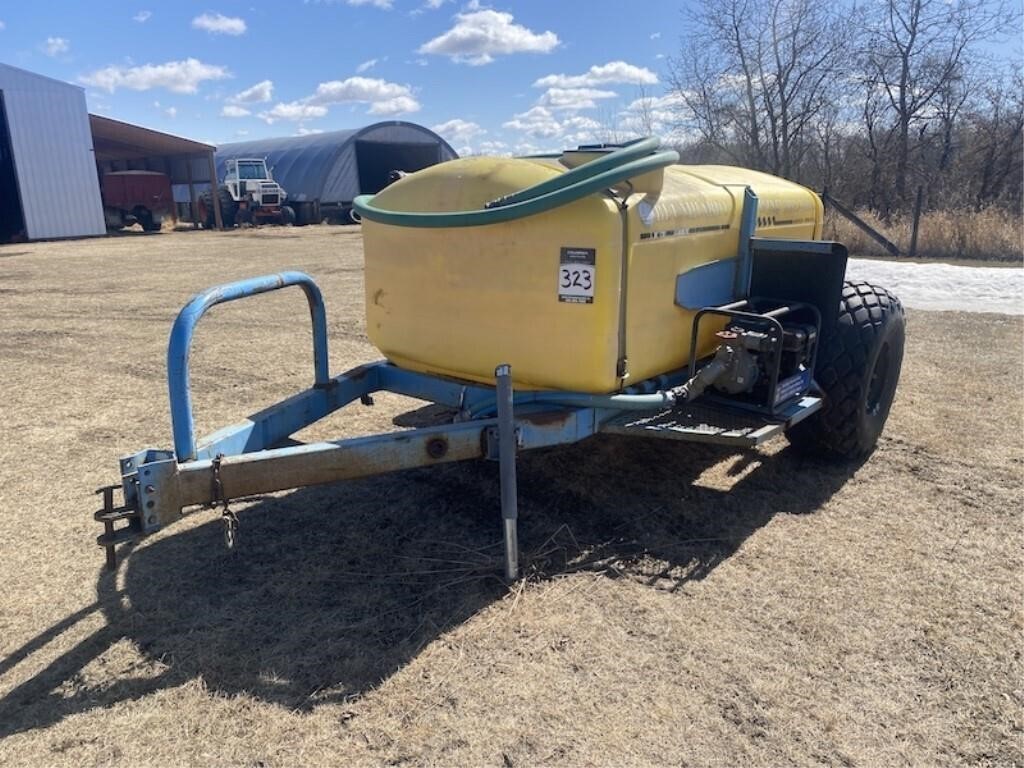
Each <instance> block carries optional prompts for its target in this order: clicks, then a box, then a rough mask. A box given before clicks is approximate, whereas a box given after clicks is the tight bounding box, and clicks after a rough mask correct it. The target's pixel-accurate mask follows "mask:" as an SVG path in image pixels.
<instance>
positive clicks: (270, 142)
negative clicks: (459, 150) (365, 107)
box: [217, 120, 458, 208]
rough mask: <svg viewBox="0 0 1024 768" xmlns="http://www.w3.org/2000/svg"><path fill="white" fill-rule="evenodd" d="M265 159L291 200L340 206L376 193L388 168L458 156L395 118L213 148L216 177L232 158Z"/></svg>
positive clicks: (431, 134) (432, 135) (418, 166)
mask: <svg viewBox="0 0 1024 768" xmlns="http://www.w3.org/2000/svg"><path fill="white" fill-rule="evenodd" d="M246 157H248V158H252V157H256V158H266V160H267V167H269V168H271V169H272V172H273V176H274V179H275V180H276V181H277V182H278V183H279V184H280V185H281V186H282V187H284V189H285V192H287V193H288V200H289V201H290V202H292V203H313V202H317V201H318V202H319V204H320V205H321V206H326V207H332V206H339V207H341V208H346V207H348V206H349V205H351V203H352V200H353V198H355V197H356V196H357V195H360V194H373V193H375V192H379V191H380V190H381V189H383V188H384V187H385V186H387V183H388V174H389V173H390V172H391V171H393V170H401V171H408V172H412V171H418V170H420V169H421V168H426V167H427V166H430V165H434V164H436V163H440V162H444V161H445V160H452V159H454V158H456V157H458V155H457V154H456V153H455V150H454V149H452V148H451V146H450V145H449V144H448V142H446V141H445V140H444V139H442V138H441V137H440V136H438V135H437V134H436V133H434V132H433V131H431V130H430V129H428V128H424V127H423V126H421V125H416V124H415V123H407V122H404V121H400V120H390V121H387V122H381V123H374V124H373V125H368V126H366V127H365V128H358V129H355V130H342V131H331V132H329V133H315V134H309V135H307V136H288V137H284V138H279V139H257V140H255V141H242V142H237V143H233V144H223V145H221V146H219V147H217V176H218V178H220V179H223V178H224V164H225V162H226V161H227V160H230V159H236V158H246Z"/></svg>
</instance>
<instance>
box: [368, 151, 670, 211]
mask: <svg viewBox="0 0 1024 768" xmlns="http://www.w3.org/2000/svg"><path fill="white" fill-rule="evenodd" d="M660 145H661V140H660V139H657V138H654V137H647V138H644V139H639V140H637V141H634V142H631V143H630V144H626V145H625V146H623V147H620V148H619V149H616V150H615V151H613V152H609V153H608V154H607V155H604V156H603V157H599V158H596V159H594V160H592V161H590V162H589V163H584V164H583V165H581V166H578V167H576V168H573V169H572V170H570V171H567V172H566V173H563V174H560V175H559V176H557V177H555V178H553V179H547V180H545V181H542V182H541V183H540V184H534V185H533V186H532V187H527V188H526V189H523V190H520V191H519V192H515V193H513V194H511V195H507V196H505V197H503V198H498V199H497V200H492V201H491V202H489V203H487V204H486V205H485V207H483V208H481V209H478V210H473V211H443V212H427V211H389V210H386V209H384V208H377V207H376V206H374V205H373V204H372V201H373V198H374V196H373V195H360V196H359V197H357V198H356V199H355V200H354V201H353V202H352V207H353V208H354V209H355V210H356V211H357V212H358V213H359V215H360V216H362V217H363V218H366V219H369V220H370V221H376V222H379V223H381V224H390V225H392V226H397V227H429V228H436V227H479V226H484V225H486V224H499V223H501V222H504V221H514V220H516V219H523V218H526V217H527V216H535V215H536V214H538V213H544V212H545V211H550V210H553V209H555V208H559V207H561V206H563V205H568V204H569V203H573V202H575V201H577V200H579V199H581V198H583V197H586V196H587V195H590V194H593V193H594V192H599V191H601V190H603V189H608V188H609V187H613V186H615V185H616V184H618V183H620V182H623V181H625V180H626V179H631V178H634V177H636V176H641V175H643V174H645V173H650V172H652V171H656V170H659V169H661V168H665V167H666V166H669V165H674V164H675V163H677V162H679V154H678V153H677V152H675V151H674V150H662V151H661V152H656V151H655V150H657V148H658V147H659V146H660Z"/></svg>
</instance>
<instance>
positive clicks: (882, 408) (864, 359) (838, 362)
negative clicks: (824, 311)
mask: <svg viewBox="0 0 1024 768" xmlns="http://www.w3.org/2000/svg"><path fill="white" fill-rule="evenodd" d="M905 340H906V316H905V314H904V312H903V305H902V304H901V303H900V300H899V299H897V298H896V297H895V296H893V295H892V294H891V293H889V292H888V291H887V290H885V289H884V288H879V287H877V286H874V285H871V284H870V283H866V282H863V281H858V282H849V281H847V282H846V283H845V284H844V286H843V298H842V301H841V302H840V304H839V319H838V321H837V322H836V326H835V328H834V330H833V331H832V333H831V334H829V335H827V336H826V337H825V338H824V339H822V342H821V348H820V349H819V351H818V361H817V365H816V366H815V375H814V377H815V380H816V381H817V383H818V386H819V387H821V389H822V390H823V392H824V395H825V403H824V405H823V406H822V409H821V410H820V411H818V413H816V414H814V415H813V416H811V417H810V418H808V419H806V420H804V421H802V422H800V423H799V424H797V425H796V426H794V427H792V428H791V429H789V430H787V432H786V436H787V437H788V438H789V442H790V443H791V444H792V445H793V447H794V448H796V449H797V450H799V451H800V452H801V453H806V454H811V455H815V456H822V457H826V458H832V459H843V460H857V459H862V458H864V457H865V456H867V455H868V454H869V453H871V451H872V450H874V448H875V445H876V444H877V443H878V438H879V436H880V435H881V434H882V429H883V427H885V421H886V419H887V418H888V417H889V409H890V408H891V407H892V401H893V398H894V397H895V395H896V385H897V383H899V379H900V368H901V367H902V364H903V348H904V345H905Z"/></svg>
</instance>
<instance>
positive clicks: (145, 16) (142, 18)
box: [132, 11, 153, 24]
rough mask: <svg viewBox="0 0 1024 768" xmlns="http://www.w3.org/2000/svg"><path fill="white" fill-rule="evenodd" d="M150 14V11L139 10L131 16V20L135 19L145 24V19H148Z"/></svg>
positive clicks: (151, 13)
mask: <svg viewBox="0 0 1024 768" xmlns="http://www.w3.org/2000/svg"><path fill="white" fill-rule="evenodd" d="M152 15H153V12H152V11H139V12H138V13H136V14H135V15H134V16H132V21H137V22H139V24H145V23H146V22H147V21H149V19H150V17H151V16H152Z"/></svg>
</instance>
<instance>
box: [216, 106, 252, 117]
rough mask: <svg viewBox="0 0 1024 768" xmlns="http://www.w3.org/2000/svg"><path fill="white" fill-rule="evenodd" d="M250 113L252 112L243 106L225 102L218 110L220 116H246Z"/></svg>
mask: <svg viewBox="0 0 1024 768" xmlns="http://www.w3.org/2000/svg"><path fill="white" fill-rule="evenodd" d="M251 114H252V112H250V111H249V110H248V109H246V108H245V107H239V106H236V105H235V104H225V105H224V107H223V108H222V109H221V111H220V116H221V117H248V116H249V115H251Z"/></svg>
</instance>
